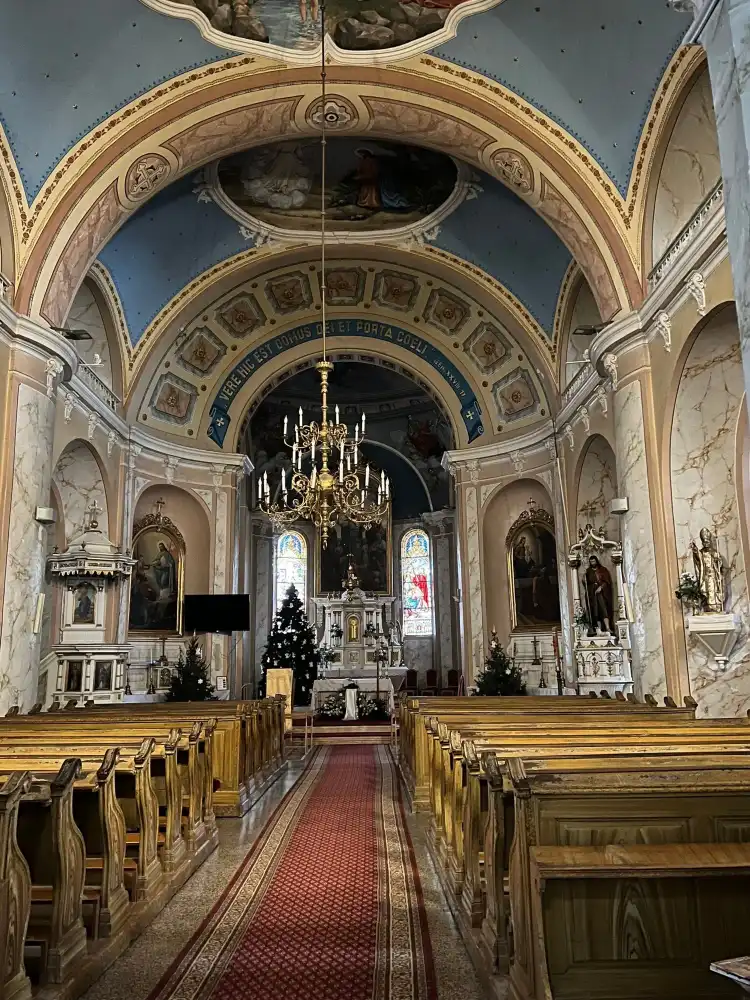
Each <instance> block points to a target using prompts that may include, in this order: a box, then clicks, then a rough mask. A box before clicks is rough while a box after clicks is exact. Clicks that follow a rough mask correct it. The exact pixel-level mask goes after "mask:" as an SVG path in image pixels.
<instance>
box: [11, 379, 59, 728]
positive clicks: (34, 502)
mask: <svg viewBox="0 0 750 1000" xmlns="http://www.w3.org/2000/svg"><path fill="white" fill-rule="evenodd" d="M54 419H55V404H54V402H53V400H52V399H51V398H50V394H49V393H47V394H45V393H44V392H41V391H40V390H38V389H36V388H34V387H33V386H31V385H28V384H26V383H25V382H22V383H20V384H19V385H18V400H17V404H16V416H15V427H14V436H13V465H12V483H11V493H10V517H9V522H8V549H7V556H6V567H5V586H4V594H3V609H2V614H3V620H2V630H1V631H0V716H3V715H5V713H6V712H7V711H8V709H9V708H10V707H11V706H12V705H18V706H19V707H20V709H21V711H22V712H27V711H28V710H29V709H30V708H31V706H32V705H33V704H34V702H35V701H36V700H37V683H38V674H39V643H40V636H39V635H38V634H35V633H34V619H35V616H36V610H37V600H38V597H39V595H40V594H41V593H42V590H43V587H44V571H45V558H46V549H47V529H46V528H45V527H43V526H42V525H41V524H40V523H39V522H38V521H36V520H35V513H36V508H37V507H38V506H47V505H48V503H49V493H50V482H51V476H52V469H51V465H52V439H53V432H54Z"/></svg>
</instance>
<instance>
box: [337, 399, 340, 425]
mask: <svg viewBox="0 0 750 1000" xmlns="http://www.w3.org/2000/svg"><path fill="white" fill-rule="evenodd" d="M336 423H337V424H338V423H340V421H339V404H338V403H336Z"/></svg>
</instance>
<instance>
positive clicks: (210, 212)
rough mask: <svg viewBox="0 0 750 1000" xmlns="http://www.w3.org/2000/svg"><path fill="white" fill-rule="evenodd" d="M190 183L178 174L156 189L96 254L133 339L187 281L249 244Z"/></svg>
mask: <svg viewBox="0 0 750 1000" xmlns="http://www.w3.org/2000/svg"><path fill="white" fill-rule="evenodd" d="M194 186H195V181H194V179H193V178H192V177H183V178H182V179H181V180H179V181H176V182H175V183H174V184H172V185H170V186H169V187H168V188H166V189H165V190H164V191H162V192H160V193H159V194H157V195H156V196H155V197H154V198H152V199H151V201H149V202H148V203H147V204H146V205H144V206H143V208H141V209H140V210H139V211H138V212H136V213H135V215H133V216H132V217H131V218H130V219H129V220H128V222H126V223H125V225H124V226H123V227H122V229H120V230H119V231H118V232H117V233H116V234H115V235H114V237H113V238H112V239H111V240H110V241H109V243H108V244H107V245H106V246H105V248H104V250H102V252H101V253H100V255H99V260H100V261H101V262H102V263H103V264H104V266H105V267H106V268H108V270H109V272H110V274H111V275H112V280H113V281H114V283H115V285H116V287H117V291H118V294H119V296H120V299H121V301H122V306H123V309H124V311H125V320H126V322H127V324H128V329H129V330H130V339H131V340H132V342H133V343H134V344H136V343H137V342H138V341H139V340H140V338H141V335H142V334H143V331H144V330H145V329H146V327H147V326H148V324H149V323H150V322H151V320H152V319H153V318H154V317H155V316H156V315H157V313H158V312H159V311H160V309H162V308H163V307H164V306H165V305H166V304H167V303H168V302H169V300H170V299H171V298H172V297H173V296H174V295H176V293H177V292H179V291H180V289H181V288H184V286H185V285H187V284H188V282H190V281H192V280H193V278H195V277H197V276H198V275H199V274H202V273H203V272H204V271H207V270H208V269H209V268H211V267H213V265H214V264H217V263H218V262H219V261H221V260H226V258H227V257H232V256H233V255H234V254H236V253H240V251H242V250H247V249H248V248H249V247H251V246H252V245H253V244H252V243H248V242H247V241H246V240H245V239H243V237H242V235H241V234H240V227H239V226H238V224H237V222H236V221H235V220H234V219H231V218H230V217H229V216H228V215H227V214H226V213H225V212H222V210H221V209H220V208H218V207H217V206H216V205H215V204H214V203H213V202H212V201H209V202H202V201H198V198H197V195H196V194H195V192H194V191H193V188H194Z"/></svg>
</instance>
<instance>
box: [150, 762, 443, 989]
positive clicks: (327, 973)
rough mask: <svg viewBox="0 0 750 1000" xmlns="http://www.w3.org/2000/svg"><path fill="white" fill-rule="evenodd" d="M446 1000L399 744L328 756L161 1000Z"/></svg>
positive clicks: (258, 848)
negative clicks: (403, 792) (437, 974)
mask: <svg viewBox="0 0 750 1000" xmlns="http://www.w3.org/2000/svg"><path fill="white" fill-rule="evenodd" d="M209 997H210V998H211V1000H436V998H437V991H436V987H435V980H434V972H433V964H432V953H431V946H430V939H429V933H428V930H427V921H426V917H425V911H424V905H423V901H422V892H421V887H420V884H419V877H418V874H417V870H416V865H415V861H414V854H413V850H412V845H411V842H410V839H409V834H408V832H407V830H406V826H405V821H404V814H403V808H402V804H401V801H400V797H399V790H398V779H397V775H396V771H395V767H394V764H393V761H392V758H391V756H390V752H389V751H388V748H386V747H383V746H349V747H334V748H321V749H319V750H317V751H316V753H315V755H314V757H313V758H312V760H311V762H310V764H309V765H308V767H307V769H306V771H305V773H304V775H303V776H302V778H301V779H300V781H298V782H297V784H296V785H295V786H294V788H293V789H292V791H291V792H289V794H288V795H287V796H286V797H285V799H284V800H283V801H282V802H281V804H280V805H279V807H278V808H277V810H276V812H275V813H274V815H273V816H272V817H271V819H270V820H269V822H268V824H267V826H266V827H265V829H264V831H263V832H262V834H261V835H260V837H259V838H258V840H257V841H256V843H255V844H254V845H253V848H252V850H251V851H250V852H249V854H248V856H247V858H246V859H245V861H244V862H243V864H242V865H241V866H240V868H239V869H238V871H237V872H236V874H235V875H234V877H233V879H232V880H231V882H230V883H229V885H228V887H227V889H226V891H225V892H224V894H223V895H222V896H221V897H220V899H219V901H218V902H217V904H216V906H215V907H214V908H213V910H212V911H211V913H210V914H209V916H208V917H207V919H206V920H205V921H204V922H203V924H202V925H201V927H200V928H199V929H198V931H197V932H196V933H195V935H194V936H193V938H192V939H191V940H190V941H189V942H188V943H187V944H186V946H185V948H184V949H183V951H182V953H181V954H180V955H179V956H178V958H177V960H176V961H175V962H174V963H173V965H172V967H171V968H170V969H169V970H168V971H167V973H166V974H165V976H164V977H163V978H162V980H161V982H160V983H159V984H158V985H157V987H156V988H155V989H154V990H153V992H152V993H151V995H150V998H149V1000H208V998H209Z"/></svg>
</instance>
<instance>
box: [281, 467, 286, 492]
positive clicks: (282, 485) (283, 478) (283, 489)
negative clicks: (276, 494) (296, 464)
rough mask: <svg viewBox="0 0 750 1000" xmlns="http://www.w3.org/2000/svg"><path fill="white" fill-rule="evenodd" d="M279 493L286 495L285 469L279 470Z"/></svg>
mask: <svg viewBox="0 0 750 1000" xmlns="http://www.w3.org/2000/svg"><path fill="white" fill-rule="evenodd" d="M281 492H282V493H284V494H286V469H282V470H281Z"/></svg>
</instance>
